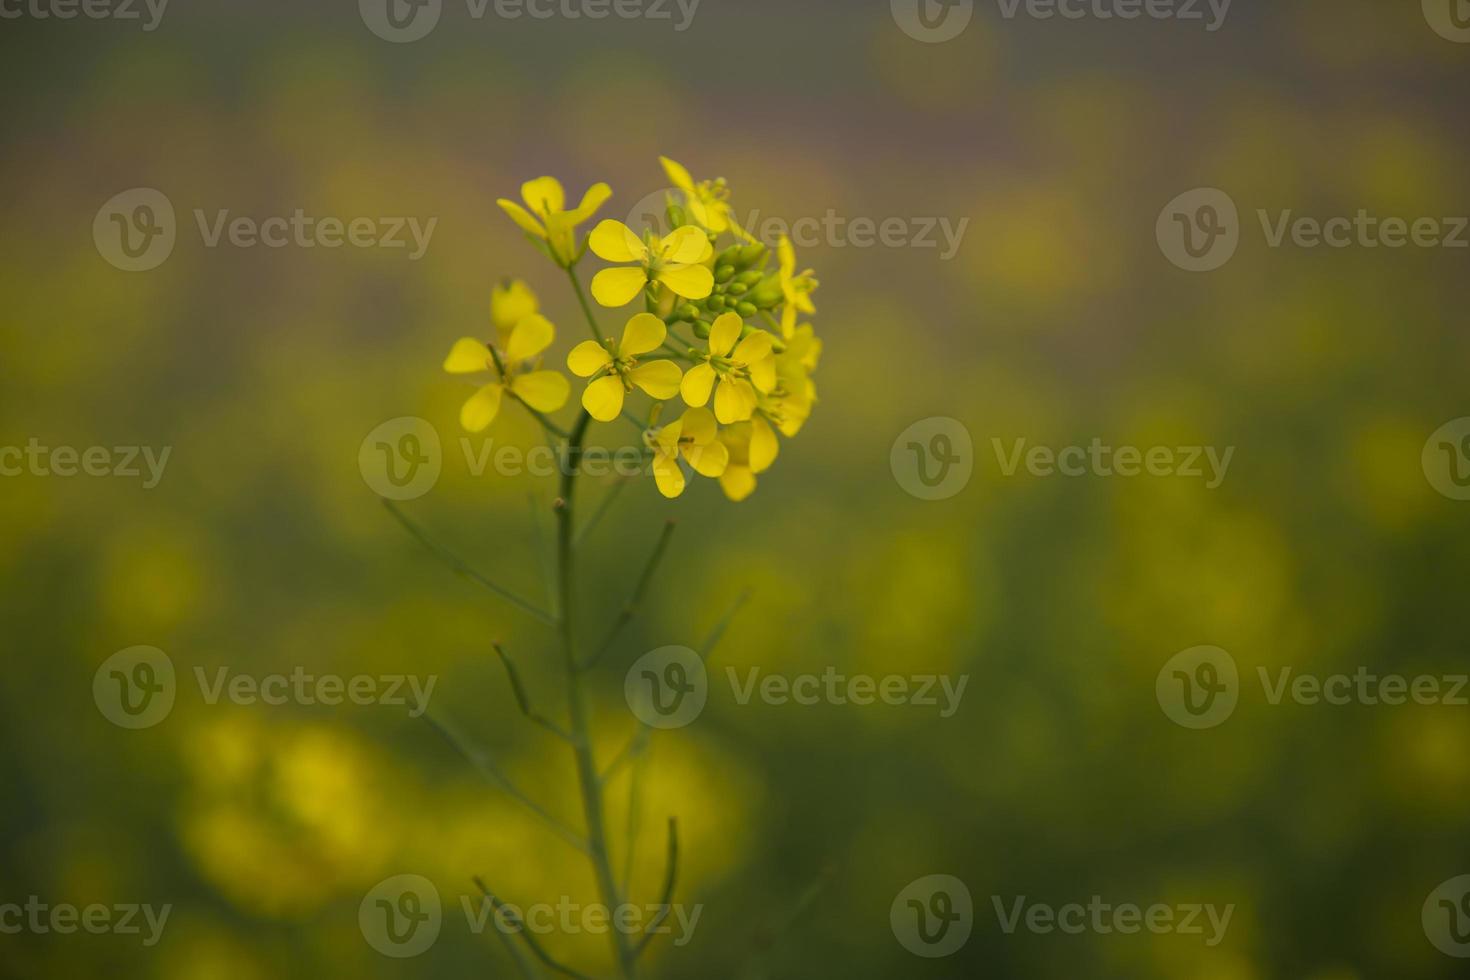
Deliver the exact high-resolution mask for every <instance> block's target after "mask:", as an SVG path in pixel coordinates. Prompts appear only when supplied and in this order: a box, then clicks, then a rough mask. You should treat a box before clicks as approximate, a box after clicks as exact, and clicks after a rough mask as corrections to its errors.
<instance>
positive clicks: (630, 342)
mask: <svg viewBox="0 0 1470 980" xmlns="http://www.w3.org/2000/svg"><path fill="white" fill-rule="evenodd" d="M667 336H668V328H667V327H665V326H664V322H663V321H662V320H660V319H659V318H658V317H656V316H654V315H653V314H651V313H639V314H638V315H637V316H635V317H633V319H631V320H629V321H628V323H627V326H626V327H624V328H623V339H622V340H621V341H619V342H617V343H616V344H614V343H612V342H609V343H608V345H607V346H603V345H602V344H599V343H597V342H596V341H594V340H584V341H582V342H581V343H580V344H578V345H577V346H576V347H573V348H572V351H571V353H570V354H568V355H567V367H568V368H570V369H571V372H572V373H573V374H575V375H576V376H577V377H579V378H592V379H593V380H592V381H590V382H589V383H588V384H587V390H586V391H584V392H582V407H583V408H585V409H586V410H587V414H588V415H591V416H592V417H593V418H595V419H596V420H597V421H599V422H611V421H612V420H613V419H615V418H617V417H618V416H619V415H620V414H622V411H623V397H624V396H625V395H626V394H628V393H629V392H631V391H632V390H633V387H634V386H635V385H636V386H637V387H639V388H642V389H643V390H644V391H646V392H647V393H648V394H650V395H652V396H653V397H654V398H657V399H659V400H660V401H662V400H665V399H668V398H673V397H674V396H675V395H677V394H678V393H679V381H680V379H681V377H682V372H681V371H680V370H679V365H677V364H675V363H674V362H673V361H662V360H660V361H649V362H648V363H646V364H639V363H638V357H639V355H641V354H647V353H648V352H649V351H654V350H657V349H658V348H659V346H660V345H662V344H663V342H664V338H665V337H667Z"/></svg>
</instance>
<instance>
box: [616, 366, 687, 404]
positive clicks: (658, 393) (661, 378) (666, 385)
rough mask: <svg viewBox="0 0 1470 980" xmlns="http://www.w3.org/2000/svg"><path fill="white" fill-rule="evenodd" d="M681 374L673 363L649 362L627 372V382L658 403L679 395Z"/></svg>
mask: <svg viewBox="0 0 1470 980" xmlns="http://www.w3.org/2000/svg"><path fill="white" fill-rule="evenodd" d="M682 376H683V372H681V371H680V370H679V365H677V364H675V363H674V362H673V361H649V362H648V363H647V364H640V365H638V366H637V367H635V368H634V369H633V370H631V371H629V372H628V380H629V381H631V382H633V383H634V384H635V385H637V386H638V387H640V388H642V389H643V390H644V391H646V392H648V393H649V394H650V395H652V396H653V397H654V398H657V399H659V400H660V401H662V400H664V399H666V398H673V397H674V396H675V395H677V394H678V393H679V381H680V380H681V378H682Z"/></svg>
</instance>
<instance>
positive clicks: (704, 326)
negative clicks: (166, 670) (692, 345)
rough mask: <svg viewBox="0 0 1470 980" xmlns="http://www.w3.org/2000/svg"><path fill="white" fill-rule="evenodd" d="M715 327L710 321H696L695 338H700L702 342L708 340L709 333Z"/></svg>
mask: <svg viewBox="0 0 1470 980" xmlns="http://www.w3.org/2000/svg"><path fill="white" fill-rule="evenodd" d="M713 326H714V325H713V324H711V323H710V322H709V321H708V320H695V321H694V336H696V337H698V338H699V339H700V340H708V339H709V332H710V330H711V329H712V328H713Z"/></svg>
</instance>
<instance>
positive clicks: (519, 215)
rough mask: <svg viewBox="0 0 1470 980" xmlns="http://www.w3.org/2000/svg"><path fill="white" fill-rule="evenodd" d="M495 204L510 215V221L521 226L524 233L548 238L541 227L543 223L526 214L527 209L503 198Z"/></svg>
mask: <svg viewBox="0 0 1470 980" xmlns="http://www.w3.org/2000/svg"><path fill="white" fill-rule="evenodd" d="M495 203H496V204H498V205H500V210H502V211H504V212H505V213H506V214H508V215H510V220H512V221H514V222H515V223H516V224H518V225H520V226H521V230H522V231H525V232H528V233H530V234H532V235H535V236H536V237H537V238H545V237H546V229H545V228H543V227H541V223H540V222H539V221H537V220H536V219H535V218H533V217H531V216H530V215H529V214H528V213H527V212H526V209H525V208H523V207H521V206H520V205H519V204H517V203H516V202H515V201H507V200H506V199H505V198H503V197H502V198H501V199H500V200H498V201H496V202H495Z"/></svg>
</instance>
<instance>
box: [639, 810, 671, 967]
mask: <svg viewBox="0 0 1470 980" xmlns="http://www.w3.org/2000/svg"><path fill="white" fill-rule="evenodd" d="M678 882H679V819H678V818H677V817H670V818H669V856H668V858H667V861H666V864H665V869H664V890H663V895H662V896H661V897H660V898H659V900H658V911H657V912H656V913H654V916H653V918H652V919H650V920H649V923H648V928H647V929H645V930H644V931H643V938H642V939H640V940H639V941H638V945H637V946H635V947H633V955H634V956H640V955H642V953H643V950H644V949H646V948H647V947H648V944H649V943H651V942H653V937H654V936H656V935H657V934H658V927H659V926H660V925H662V924H663V921H664V919H666V918H668V917H669V911H670V910H671V909H672V907H673V906H672V904H671V903H672V902H673V901H674V888H675V887H676V886H677V885H678Z"/></svg>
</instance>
